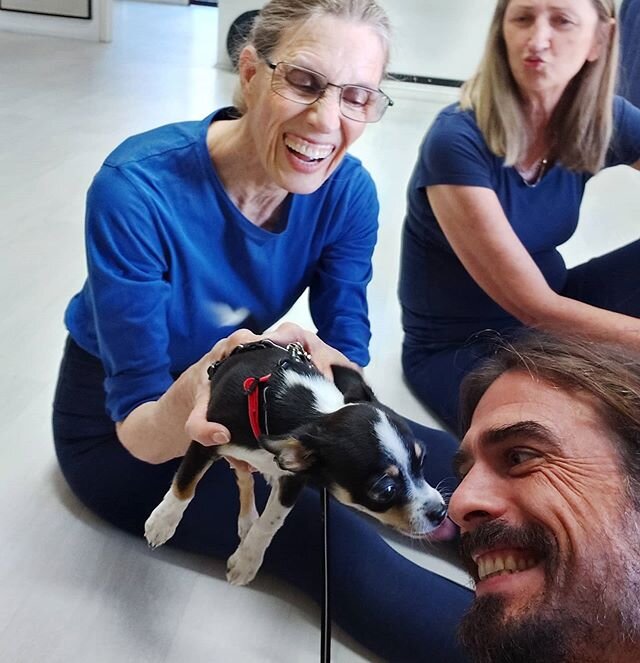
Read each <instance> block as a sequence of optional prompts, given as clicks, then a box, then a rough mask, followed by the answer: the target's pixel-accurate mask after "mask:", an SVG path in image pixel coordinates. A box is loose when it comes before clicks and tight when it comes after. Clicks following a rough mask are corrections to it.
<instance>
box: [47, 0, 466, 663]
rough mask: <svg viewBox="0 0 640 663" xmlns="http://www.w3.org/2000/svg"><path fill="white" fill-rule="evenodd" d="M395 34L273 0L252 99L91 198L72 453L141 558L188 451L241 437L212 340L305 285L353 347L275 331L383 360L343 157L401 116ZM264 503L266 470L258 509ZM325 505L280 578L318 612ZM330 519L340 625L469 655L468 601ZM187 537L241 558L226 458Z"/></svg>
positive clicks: (439, 465)
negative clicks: (387, 81)
mask: <svg viewBox="0 0 640 663" xmlns="http://www.w3.org/2000/svg"><path fill="white" fill-rule="evenodd" d="M388 35H389V26H388V21H387V18H386V16H385V14H384V12H383V11H382V10H381V9H380V7H379V6H378V5H377V4H376V3H375V2H374V1H373V0H360V1H358V2H353V1H352V0H331V2H327V0H305V1H299V2H295V3H292V2H290V1H289V0H272V1H271V2H269V3H268V4H267V5H266V6H265V7H264V8H263V10H262V12H261V13H260V17H259V19H258V20H257V22H256V23H255V25H254V28H253V32H252V34H251V37H250V43H249V44H248V45H247V46H246V47H245V48H243V49H242V51H241V53H240V56H239V74H240V86H241V87H240V89H241V93H242V94H241V95H240V96H239V98H238V100H237V102H236V107H235V108H223V109H220V110H218V111H216V112H214V113H212V114H211V115H209V116H208V117H206V118H205V119H204V120H202V121H200V122H184V123H180V124H173V125H169V126H166V127H161V128H159V129H155V130H153V131H150V132H147V133H145V134H142V135H140V136H134V137H133V138H130V139H128V140H127V141H125V142H124V143H123V144H122V145H121V146H120V147H118V148H117V149H116V150H115V151H114V152H113V153H112V154H111V155H110V156H109V157H108V158H107V160H106V162H105V163H104V165H103V167H102V168H101V169H100V171H99V173H98V174H97V176H96V178H95V180H94V182H93V184H92V186H91V189H90V191H89V194H88V199H87V217H86V226H87V228H86V245H87V257H88V278H87V281H86V283H85V285H84V287H83V289H82V291H81V292H80V293H79V294H77V295H76V296H75V297H74V298H73V300H72V301H71V303H70V304H69V307H68V309H67V312H66V316H65V321H66V324H67V327H68V329H69V334H70V336H69V339H68V342H67V346H66V349H65V353H64V357H63V360H62V366H61V369H60V375H59V381H58V386H57V392H56V396H55V403H54V415H53V428H54V437H55V445H56V452H57V456H58V460H59V463H60V467H61V468H62V472H63V474H64V476H65V478H66V480H67V481H68V483H69V485H70V487H71V488H72V490H73V491H74V492H75V494H76V495H77V496H78V497H79V498H80V499H81V500H82V501H83V503H84V504H85V505H87V507H88V508H89V509H91V510H92V511H93V512H94V513H96V514H97V515H99V516H101V517H102V518H104V519H105V520H107V521H108V522H110V523H112V524H113V525H115V526H116V527H119V528H121V529H123V530H126V531H127V532H131V533H133V534H134V535H135V536H137V537H139V538H140V545H144V542H143V538H142V537H143V533H144V523H145V520H146V519H147V517H148V516H149V514H150V513H151V512H152V510H153V509H154V508H155V507H156V505H158V503H159V502H160V501H161V499H162V497H163V496H164V494H165V493H166V491H167V489H168V488H169V485H170V483H171V480H172V478H173V475H174V473H175V471H176V469H177V466H178V464H179V458H180V457H181V456H182V455H183V454H184V453H185V451H186V449H187V447H188V445H189V443H190V441H191V439H196V440H198V441H199V442H201V443H203V444H215V443H220V442H224V441H228V439H229V438H228V433H226V432H225V431H224V430H223V429H221V428H220V427H219V426H216V425H215V424H214V423H209V422H206V420H204V416H203V417H202V418H203V422H201V423H197V422H198V414H200V415H202V413H203V407H204V408H206V402H207V399H208V391H209V386H208V382H207V372H206V368H207V366H208V365H209V364H210V363H212V362H213V361H214V360H215V359H216V358H218V355H217V354H216V352H217V350H216V351H215V352H211V351H210V349H211V346H212V345H213V344H214V343H215V342H216V341H218V340H219V339H222V338H224V337H227V336H229V334H232V332H233V331H234V330H236V329H237V328H238V327H240V326H241V325H242V326H244V327H250V328H251V329H252V330H253V331H255V332H261V331H263V330H265V329H267V328H268V327H270V326H271V325H273V324H274V323H275V322H276V321H277V320H278V319H280V318H281V317H282V316H283V315H284V314H285V313H286V312H287V310H288V309H289V308H290V307H291V305H292V304H293V303H294V302H295V301H296V299H297V298H298V297H299V296H300V295H301V294H302V292H303V291H304V290H305V288H307V287H309V291H310V306H311V312H312V315H313V318H314V321H315V324H316V325H317V328H318V331H319V334H320V336H321V338H322V339H323V340H324V341H325V342H326V343H328V344H331V345H332V346H334V347H336V348H337V349H338V350H339V351H340V352H337V351H332V350H331V348H329V346H328V345H325V344H324V343H323V342H322V341H320V340H319V339H318V338H316V337H314V336H313V335H311V334H305V333H304V332H302V331H301V330H299V329H298V328H296V327H295V326H290V325H289V326H284V327H282V328H281V329H280V330H279V331H278V332H276V333H275V334H274V335H273V336H272V338H273V340H274V341H276V342H279V343H282V344H286V343H288V342H290V341H294V340H298V341H302V342H303V343H305V345H306V347H307V350H308V351H309V352H311V354H312V356H313V359H314V361H315V362H316V363H317V364H318V365H319V367H320V368H322V369H324V370H325V371H329V370H330V369H329V364H330V363H331V362H332V361H333V362H347V363H353V364H354V365H356V366H358V367H362V366H364V365H366V364H367V362H368V361H369V354H368V342H369V337H370V331H369V321H368V316H367V304H366V286H367V283H368V281H369V279H370V277H371V255H372V251H373V248H374V244H375V239H376V231H377V215H378V202H377V198H376V192H375V188H374V185H373V183H372V181H371V178H370V176H369V174H368V173H367V171H366V170H365V169H364V168H363V166H362V164H361V163H360V162H359V161H358V160H357V159H355V158H353V157H351V156H350V155H348V154H347V149H348V148H349V146H350V145H351V144H352V143H353V141H354V140H356V139H357V138H358V137H359V136H360V135H361V134H362V132H363V130H364V129H365V127H366V125H367V123H368V122H375V121H377V120H379V119H380V118H381V116H382V115H383V113H384V111H385V109H386V108H387V106H388V105H389V103H390V100H389V98H388V97H387V96H386V95H385V94H384V93H383V92H382V91H381V90H380V89H379V86H380V82H381V80H382V78H383V75H384V72H385V68H386V63H387V59H388ZM232 338H234V339H238V338H239V337H238V336H233V335H232ZM235 342H237V340H236V341H235ZM223 345H224V344H223ZM219 348H220V346H218V349H219ZM340 353H344V355H342V354H340ZM345 355H346V357H345ZM187 420H189V422H190V423H189V427H188V432H187V431H186V430H185V424H186V422H187ZM194 422H195V423H194ZM415 432H416V434H417V435H420V436H422V437H424V438H425V442H426V444H427V445H428V446H429V448H430V453H429V461H428V462H427V463H425V471H426V473H427V480H428V481H429V482H430V483H431V484H432V485H437V484H438V483H440V481H441V480H444V479H446V478H447V477H449V478H452V473H451V464H450V460H451V455H452V453H453V451H454V450H455V449H456V448H457V441H456V440H455V439H454V438H452V437H451V436H449V435H448V434H446V433H444V432H442V431H429V430H427V429H424V428H421V427H416V428H415ZM267 492H268V490H267V487H266V486H265V484H264V482H263V481H261V480H260V479H258V480H257V481H256V493H257V499H258V506H259V507H262V506H263V505H264V501H265V496H266V493H267ZM319 506H320V500H319V499H318V496H317V493H314V492H313V491H311V490H307V491H306V492H305V493H304V494H303V495H302V496H301V497H300V499H299V500H298V502H297V504H296V508H295V509H294V510H293V513H292V514H291V516H290V517H289V518H288V519H287V521H286V523H285V525H284V527H283V528H282V529H281V530H280V531H279V532H278V534H277V535H276V537H275V539H274V541H273V543H272V545H271V546H270V547H269V549H268V551H267V554H266V558H265V561H264V565H263V567H262V568H263V570H264V571H266V572H271V573H274V574H276V575H277V576H279V577H280V578H283V579H284V580H285V581H287V582H289V583H291V584H292V585H293V586H295V587H296V588H298V589H299V590H301V591H302V592H304V593H305V594H307V595H308V596H309V597H311V598H312V599H313V600H315V601H318V602H319V601H320V600H321V598H322V590H323V582H322V580H323V579H322V577H321V573H320V569H321V564H320V562H321V559H322V554H323V546H322V534H321V528H320V525H319V523H320V519H319V515H320V512H319ZM331 526H332V535H331V541H332V549H331V557H332V562H331V567H332V571H333V577H334V582H333V588H334V592H333V602H334V603H333V610H332V614H333V616H334V618H335V620H336V622H337V623H338V624H339V625H340V626H341V627H342V628H343V629H344V630H345V631H346V632H347V633H349V634H350V635H351V636H352V637H353V638H354V639H356V640H358V641H359V642H360V643H362V644H363V645H364V646H365V647H368V648H369V649H370V650H371V651H373V652H374V653H375V654H377V655H378V656H381V657H383V658H385V659H387V660H395V661H415V660H416V656H420V655H421V653H422V652H423V651H438V652H440V654H439V660H440V661H443V662H445V661H447V662H451V663H454V662H458V661H462V660H464V659H463V657H462V655H461V653H460V650H459V648H458V647H457V645H456V643H455V637H454V634H455V628H456V624H457V622H458V620H459V617H460V615H461V614H462V612H463V611H464V609H465V608H466V606H467V605H468V603H469V601H470V597H471V593H470V592H469V591H468V590H467V589H465V588H463V587H460V586H459V585H457V584H455V583H453V582H451V581H449V580H448V579H445V578H442V577H440V576H437V575H435V574H433V573H430V572H429V571H426V570H424V569H422V568H421V567H419V566H417V565H415V564H413V563H412V562H410V561H409V560H407V559H405V558H404V557H403V556H402V555H400V554H398V553H396V552H395V551H394V550H393V549H392V548H391V547H390V546H389V545H387V543H386V542H385V541H384V540H383V539H382V538H381V536H380V535H379V534H378V532H377V530H376V529H375V528H374V527H372V526H371V524H370V523H368V522H366V521H365V520H364V519H363V518H362V517H361V516H359V515H358V514H356V513H355V512H354V511H351V510H348V509H346V508H343V507H341V506H340V505H335V508H334V509H332V518H331ZM453 530H454V528H453V527H452V526H450V533H451V531H453ZM170 545H173V546H176V547H178V548H181V549H183V550H188V551H192V552H196V553H200V554H203V555H209V556H213V557H216V558H219V559H222V560H226V559H227V558H228V557H229V556H230V555H231V553H232V552H233V551H234V550H235V548H236V546H237V545H238V537H237V488H236V485H235V481H234V477H233V473H232V472H230V471H229V468H228V467H227V466H226V464H224V463H217V464H216V465H215V466H214V467H213V468H212V469H211V470H210V471H209V472H208V473H207V474H206V476H205V478H204V479H203V480H202V482H200V485H199V486H198V499H197V500H195V501H194V502H193V504H192V505H191V506H190V508H189V509H188V510H187V512H186V514H185V517H184V519H183V520H182V522H181V524H180V527H179V528H178V531H177V532H176V535H175V536H174V537H173V538H172V539H171V541H170ZM364 551H366V553H365V552H364Z"/></svg>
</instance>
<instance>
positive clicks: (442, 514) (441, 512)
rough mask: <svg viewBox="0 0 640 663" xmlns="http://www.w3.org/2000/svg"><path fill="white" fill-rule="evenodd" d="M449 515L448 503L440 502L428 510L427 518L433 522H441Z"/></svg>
mask: <svg viewBox="0 0 640 663" xmlns="http://www.w3.org/2000/svg"><path fill="white" fill-rule="evenodd" d="M446 517H447V505H446V504H438V506H436V507H435V508H433V509H430V510H429V511H427V518H429V520H430V521H431V522H433V523H436V524H438V525H439V524H440V523H441V522H442V521H443V520H444V519H445V518H446Z"/></svg>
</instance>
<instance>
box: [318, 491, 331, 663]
mask: <svg viewBox="0 0 640 663" xmlns="http://www.w3.org/2000/svg"><path fill="white" fill-rule="evenodd" d="M320 507H321V512H320V519H321V521H322V545H323V554H322V575H323V591H322V609H321V616H320V638H321V640H320V663H330V661H331V585H330V568H329V494H328V492H327V489H326V488H323V489H322V490H321V491H320Z"/></svg>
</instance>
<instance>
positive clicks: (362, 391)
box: [331, 364, 378, 403]
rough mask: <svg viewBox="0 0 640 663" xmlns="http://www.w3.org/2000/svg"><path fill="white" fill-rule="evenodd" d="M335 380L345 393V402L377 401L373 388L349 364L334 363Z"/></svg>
mask: <svg viewBox="0 0 640 663" xmlns="http://www.w3.org/2000/svg"><path fill="white" fill-rule="evenodd" d="M331 370H332V371H333V381H334V382H335V385H336V387H338V389H339V390H340V391H341V392H342V393H343V395H344V402H345V403H362V402H363V401H364V402H365V403H377V402H378V399H377V398H376V396H375V394H374V393H373V389H371V387H370V386H369V385H368V384H367V383H366V382H365V381H364V378H363V377H362V375H360V373H358V371H356V370H355V369H353V368H349V367H348V366H341V365H338V364H332V366H331Z"/></svg>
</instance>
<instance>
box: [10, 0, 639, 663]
mask: <svg viewBox="0 0 640 663" xmlns="http://www.w3.org/2000/svg"><path fill="white" fill-rule="evenodd" d="M215 52H216V10H213V9H210V8H204V7H192V8H187V7H177V6H169V5H153V4H136V3H130V2H118V3H116V6H115V12H114V41H113V43H111V44H107V45H105V44H92V43H84V42H77V41H70V40H62V39H49V38H40V37H29V36H23V35H13V34H9V33H0V81H2V83H1V86H0V119H1V122H0V144H1V145H2V151H1V153H0V205H1V207H0V209H1V216H0V275H1V278H0V303H1V304H2V309H3V311H4V314H3V315H2V316H1V317H0V340H1V341H2V342H1V343H0V361H1V366H2V378H1V379H0V431H1V433H2V439H3V444H2V446H1V447H0V460H1V462H0V518H1V522H2V523H3V526H4V527H5V535H4V537H3V538H4V544H3V546H2V553H1V554H0V587H1V588H2V589H1V590H0V595H1V596H2V600H1V601H0V663H33V662H35V661H38V662H44V663H57V662H58V661H59V662H60V663H62V662H64V663H84V662H92V663H111V662H116V661H117V662H118V663H144V662H145V661H149V662H150V663H151V662H153V663H159V662H167V663H173V662H174V661H175V662H178V661H189V663H198V662H200V661H202V662H204V661H208V662H211V661H214V662H227V661H236V660H238V661H243V662H245V661H247V662H256V663H258V662H260V663H265V662H268V661H283V660H285V661H295V662H296V663H298V662H300V663H305V662H307V661H315V660H317V658H318V644H319V634H318V622H319V613H318V610H317V608H316V607H315V606H313V605H311V604H310V603H309V602H308V601H306V600H305V599H304V598H303V597H300V596H298V595H295V594H294V593H293V592H291V590H289V589H288V588H286V587H284V586H283V585H282V584H280V583H278V582H276V581H275V580H273V579H271V578H269V577H266V576H261V577H259V578H258V580H257V581H256V582H255V584H254V585H252V586H251V587H250V588H235V587H231V586H229V585H227V584H226V582H225V581H224V577H223V569H222V565H221V564H220V563H218V562H215V561H211V560H206V559H201V558H197V557H193V556H189V555H185V554H178V553H175V552H172V551H171V550H168V549H162V550H159V551H155V552H153V553H152V552H150V551H148V550H147V548H146V546H145V545H143V543H142V542H141V541H138V540H135V539H133V538H131V537H128V536H125V535H123V534H121V533H119V532H117V531H114V530H113V529H111V528H109V527H107V526H105V525H104V524H103V523H101V522H99V521H98V520H97V519H95V518H93V517H92V516H91V515H90V514H88V513H87V512H86V510H85V509H83V507H81V506H80V505H79V504H78V503H77V502H76V501H75V500H74V498H73V496H71V495H70V494H69V492H68V490H67V488H66V487H65V485H64V483H63V481H62V480H61V478H60V476H59V473H58V471H57V469H56V465H55V459H54V456H53V452H52V447H51V434H50V429H49V414H50V402H51V396H52V390H53V385H54V380H55V374H56V369H57V363H58V360H59V354H60V349H61V346H62V342H63V339H64V336H65V331H64V329H63V326H62V322H61V319H62V312H63V310H64V307H65V305H66V302H67V300H68V298H69V297H70V296H71V295H72V294H73V293H74V292H75V291H76V290H77V289H78V288H79V286H80V285H81V282H82V279H83V275H84V256H83V240H82V219H83V200H84V194H85V191H86V189H87V186H88V184H89V182H90V180H91V177H92V175H93V173H94V172H95V170H96V169H97V168H98V167H99V165H100V162H101V160H102V159H103V158H104V156H105V155H106V154H107V152H108V151H110V150H111V149H112V148H113V147H114V146H115V145H116V144H117V143H118V142H119V141H120V140H121V139H123V138H124V137H126V136H127V135H129V134H131V133H134V132H137V131H141V130H144V129H147V128H150V127H153V126H155V125H159V124H162V123H166V122H170V121H174V120H180V119H195V118H199V117H202V116H204V115H205V114H207V113H208V112H209V111H210V110H211V109H213V108H215V107H217V106H220V105H223V104H226V103H228V102H229V98H230V93H231V90H232V87H233V77H232V76H231V74H229V73H228V72H224V71H218V70H216V69H215V68H213V67H212V63H213V61H214V59H215ZM389 91H390V92H391V94H392V96H393V97H394V98H395V99H396V101H397V104H396V106H395V107H394V108H393V109H391V110H390V111H389V113H388V115H387V117H386V118H385V120H384V121H383V122H382V123H380V124H379V125H376V126H371V127H369V128H368V129H367V132H366V133H365V135H364V136H363V138H362V139H361V141H360V142H359V143H358V144H357V146H356V149H354V150H353V151H354V152H355V153H356V154H357V155H358V156H360V157H361V158H363V159H364V161H365V162H366V164H367V165H368V167H369V168H370V170H371V172H372V174H373V176H374V178H375V180H376V181H377V183H378V186H379V193H380V199H381V203H382V215H381V237H380V244H379V247H378V249H377V252H376V256H375V277H374V281H373V283H372V286H371V289H370V302H371V319H372V326H373V341H372V356H373V361H372V364H371V366H370V368H369V369H368V370H367V374H368V378H369V380H370V382H371V383H372V384H373V385H374V387H375V389H376V391H377V392H378V394H379V395H380V397H381V398H382V399H383V400H385V401H386V402H388V403H389V404H390V405H391V406H393V407H395V408H396V409H397V410H398V411H400V412H401V413H403V414H405V415H408V416H410V417H412V418H414V419H416V420H418V421H421V422H423V423H427V424H428V423H430V419H429V417H428V415H427V414H426V413H425V412H424V411H423V410H422V409H421V408H420V407H419V405H418V404H417V403H416V402H415V400H414V399H413V398H412V397H411V395H410V394H409V393H408V392H407V390H406V388H405V387H404V385H403V383H402V379H401V375H400V368H399V345H400V326H399V311H398V305H397V302H396V295H395V283H396V278H397V264H398V248H399V231H400V225H401V222H402V216H403V209H404V188H405V184H406V181H407V179H408V175H409V172H410V169H411V167H412V162H413V160H414V157H415V154H416V150H417V144H418V141H419V140H420V138H421V136H422V134H423V133H424V131H425V129H426V127H427V126H428V124H429V123H430V121H431V120H432V118H433V116H434V114H435V113H436V112H437V110H438V109H439V108H441V107H442V106H443V105H445V104H446V103H448V102H449V101H451V100H452V99H453V98H454V93H453V92H452V91H447V90H442V89H431V90H429V89H425V88H420V89H418V88H412V87H410V86H401V85H396V86H393V87H391V88H390V89H389ZM639 185H640V178H638V176H637V173H632V172H631V171H630V170H629V169H626V170H625V169H613V170H612V171H610V172H607V173H605V174H603V175H601V176H599V177H598V178H596V180H595V181H594V182H593V184H592V185H591V186H590V188H589V193H588V196H587V200H586V201H585V205H584V209H583V217H584V219H583V224H582V228H581V232H580V234H579V235H578V236H576V237H575V238H574V239H573V240H572V241H571V243H570V244H569V245H567V247H566V251H565V254H566V256H567V259H568V260H569V262H571V263H574V262H577V261H579V260H582V259H584V258H585V257H586V256H588V255H592V254H596V253H601V252H603V251H604V250H606V249H608V248H611V247H613V246H615V245H617V244H619V243H621V242H623V241H627V240H629V239H632V238H633V237H634V233H635V234H636V235H637V219H638V218H639V216H640V197H639V196H638V193H637V192H638V186H639ZM288 317H289V319H293V320H296V321H299V322H302V323H305V324H309V318H308V314H307V312H306V309H305V305H304V302H302V303H300V304H299V305H297V306H296V307H295V308H294V310H293V311H292V312H291V314H290V316H288ZM391 542H392V545H394V546H396V547H398V548H399V549H401V550H402V551H403V552H404V553H405V554H407V555H408V556H410V557H411V558H412V559H414V560H415V561H416V562H418V563H420V564H422V565H425V566H428V567H430V568H434V569H436V570H438V571H439V572H441V573H444V574H445V575H448V576H450V577H452V578H454V579H456V580H458V581H460V582H463V583H464V582H465V580H466V579H465V576H464V574H463V573H462V572H461V571H460V570H459V569H457V567H455V565H453V564H451V563H449V562H447V561H446V560H443V559H441V558H439V557H436V556H434V555H430V554H427V553H426V552H425V551H424V549H423V547H416V546H415V545H414V546H407V545H406V544H404V543H402V542H399V541H398V540H396V539H395V538H394V539H392V541H391ZM428 599H429V597H425V600H428ZM222 634H224V636H223V635H222ZM283 651H284V652H286V653H283ZM333 660H334V661H336V662H346V661H349V662H352V661H364V660H370V659H369V658H368V655H367V653H366V652H363V651H362V650H361V649H359V648H358V647H357V645H355V644H354V643H353V642H350V641H349V640H348V639H347V638H345V637H343V636H342V635H341V634H340V633H336V641H335V642H334V658H333Z"/></svg>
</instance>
